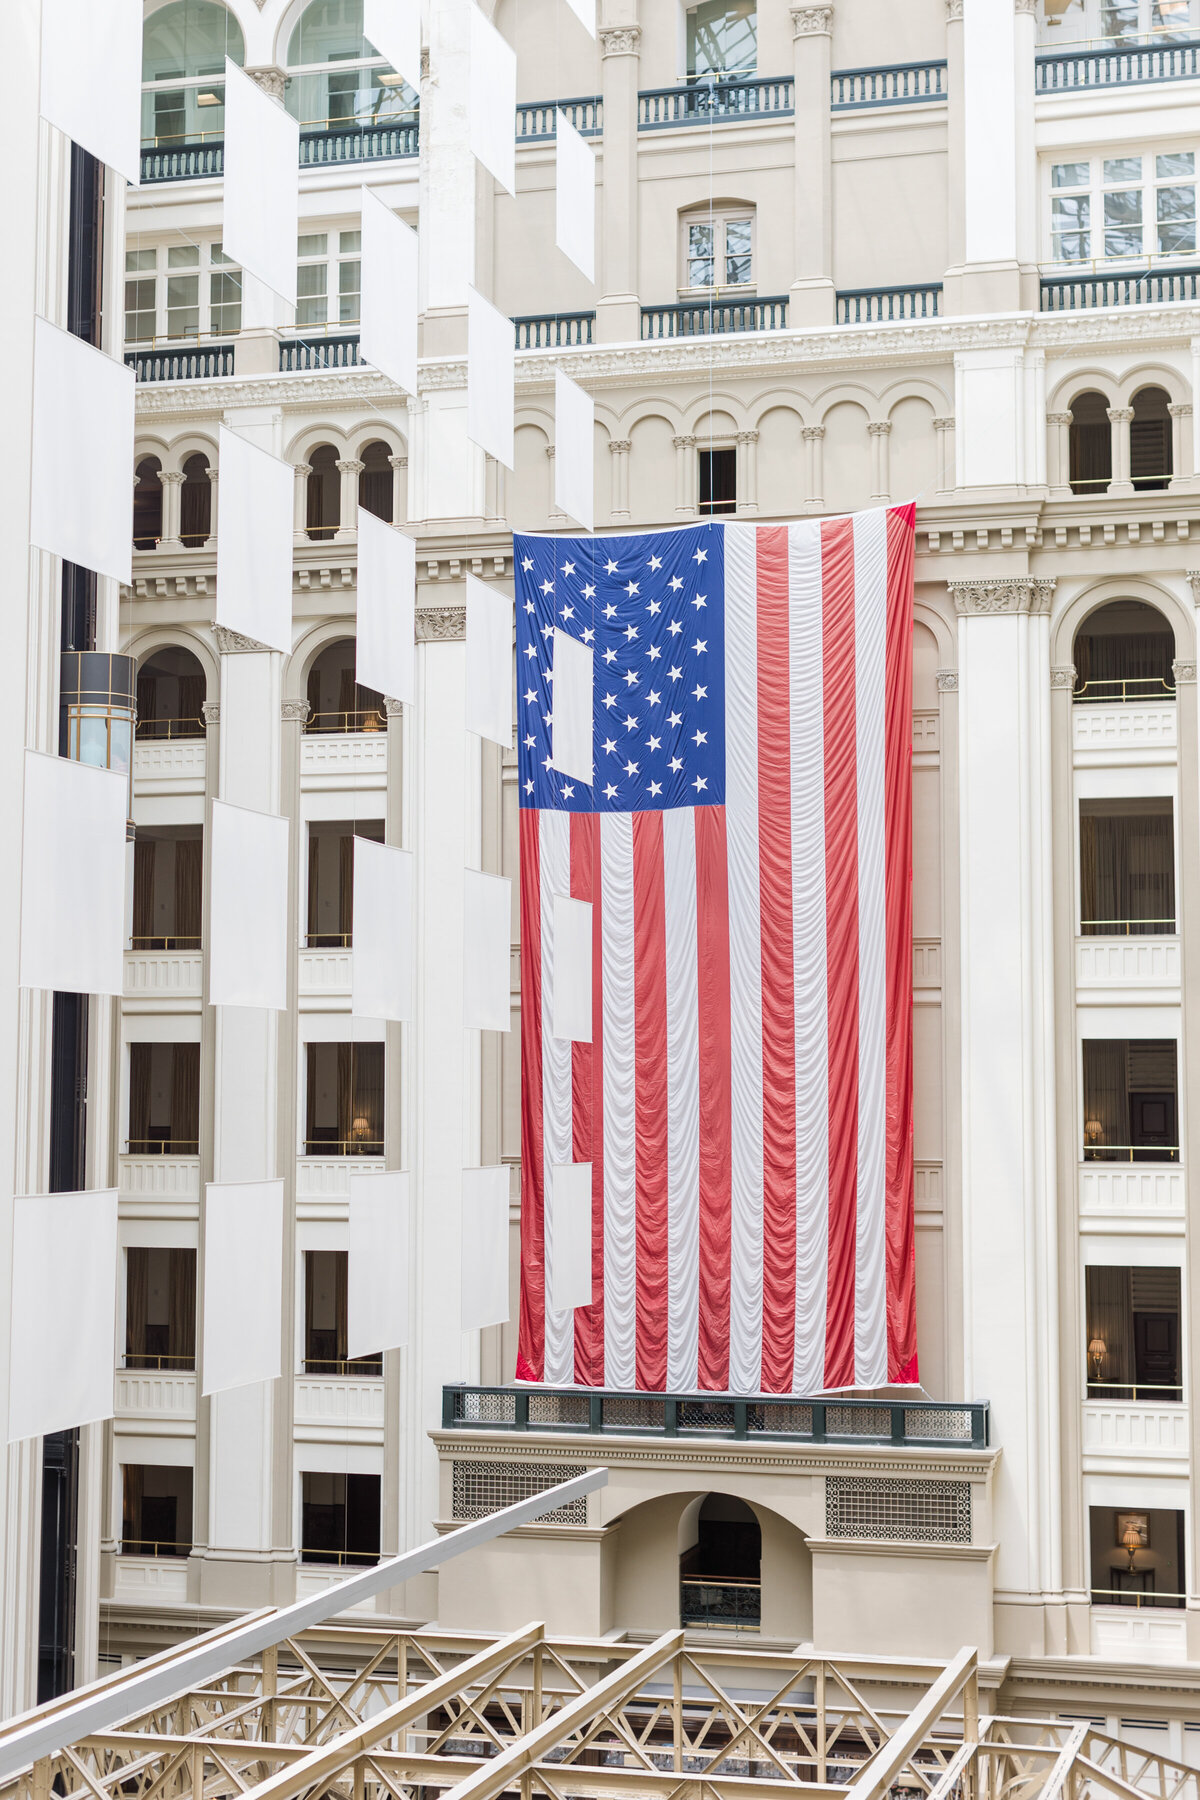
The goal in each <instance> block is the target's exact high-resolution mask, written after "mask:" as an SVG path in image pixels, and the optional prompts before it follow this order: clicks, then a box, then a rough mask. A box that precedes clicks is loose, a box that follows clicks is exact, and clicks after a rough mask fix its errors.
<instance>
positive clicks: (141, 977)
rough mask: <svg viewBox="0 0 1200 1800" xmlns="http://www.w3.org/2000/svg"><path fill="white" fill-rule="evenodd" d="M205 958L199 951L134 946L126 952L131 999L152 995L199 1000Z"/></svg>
mask: <svg viewBox="0 0 1200 1800" xmlns="http://www.w3.org/2000/svg"><path fill="white" fill-rule="evenodd" d="M202 967H203V958H202V956H201V954H200V951H199V949H196V950H165V949H164V950H153V949H140V948H138V949H133V950H127V951H126V952H125V994H126V997H127V998H128V999H134V998H142V997H145V996H148V995H151V994H154V995H159V994H165V995H170V996H171V997H173V998H179V999H188V1000H197V999H199V997H200V984H201V971H202Z"/></svg>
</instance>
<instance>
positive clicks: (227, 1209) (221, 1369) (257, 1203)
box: [200, 1181, 283, 1394]
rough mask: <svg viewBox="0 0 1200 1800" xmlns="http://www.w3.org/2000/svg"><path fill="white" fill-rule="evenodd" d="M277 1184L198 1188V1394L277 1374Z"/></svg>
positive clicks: (280, 1214)
mask: <svg viewBox="0 0 1200 1800" xmlns="http://www.w3.org/2000/svg"><path fill="white" fill-rule="evenodd" d="M282 1309H283V1182H282V1181H229V1182H215V1181H210V1182H209V1183H208V1184H207V1186H206V1187H205V1190H204V1352H203V1364H202V1377H203V1379H202V1385H201V1389H200V1391H201V1393H203V1394H218V1393H221V1392H223V1390H224V1389H226V1388H236V1387H247V1386H249V1384H250V1383H251V1382H254V1381H276V1380H278V1378H279V1376H280V1375H282V1373H283V1310H282Z"/></svg>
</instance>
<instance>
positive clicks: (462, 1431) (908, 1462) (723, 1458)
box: [429, 1426, 1001, 1542]
mask: <svg viewBox="0 0 1200 1800" xmlns="http://www.w3.org/2000/svg"><path fill="white" fill-rule="evenodd" d="M429 1438H430V1441H431V1442H432V1443H433V1444H434V1445H435V1446H436V1448H437V1451H438V1453H439V1455H440V1456H444V1457H451V1458H453V1457H456V1456H464V1455H465V1456H471V1457H474V1458H478V1459H479V1460H481V1461H490V1462H570V1463H579V1462H585V1463H587V1464H588V1465H589V1466H591V1467H594V1468H598V1467H600V1466H601V1465H607V1466H608V1467H610V1468H611V1467H614V1466H615V1467H619V1468H630V1469H635V1468H659V1469H661V1468H662V1467H663V1466H664V1465H668V1466H670V1465H674V1466H675V1467H677V1468H682V1469H692V1468H695V1467H697V1466H704V1467H708V1468H714V1467H715V1468H721V1469H759V1470H767V1471H773V1470H778V1471H779V1472H780V1473H781V1474H790V1475H798V1474H799V1475H844V1474H846V1472H847V1471H853V1472H855V1473H859V1472H864V1471H865V1472H867V1473H871V1472H877V1473H879V1474H882V1475H893V1476H894V1475H905V1474H911V1475H915V1476H921V1477H923V1478H928V1477H929V1476H930V1475H937V1474H941V1473H945V1474H946V1475H950V1476H957V1477H958V1479H959V1480H962V1479H963V1478H964V1477H965V1478H966V1479H967V1480H974V1481H986V1480H987V1479H988V1478H989V1477H990V1476H991V1474H992V1473H993V1471H994V1470H995V1468H996V1467H997V1465H998V1463H999V1461H1000V1456H1001V1452H1000V1450H999V1449H998V1448H992V1449H987V1450H973V1449H971V1448H970V1447H968V1446H964V1447H963V1448H961V1449H953V1448H947V1449H936V1450H935V1449H928V1450H926V1449H913V1448H911V1447H903V1448H901V1447H898V1448H896V1449H894V1450H893V1449H890V1448H889V1447H888V1446H886V1445H880V1444H864V1445H863V1446H862V1447H861V1448H860V1447H858V1446H856V1445H848V1444H807V1443H804V1442H799V1441H795V1440H792V1441H790V1442H787V1443H781V1442H778V1441H776V1442H770V1443H763V1444H759V1443H750V1442H747V1441H746V1440H744V1439H740V1440H735V1439H732V1438H693V1437H685V1438H684V1437H674V1438H669V1437H665V1436H664V1437H651V1436H649V1435H647V1436H641V1435H638V1436H630V1437H621V1436H619V1435H618V1434H617V1433H615V1432H607V1431H606V1432H604V1433H596V1434H595V1435H591V1434H589V1433H586V1432H581V1433H575V1434H572V1433H571V1432H568V1431H563V1430H561V1429H555V1430H553V1431H548V1432H545V1433H539V1432H537V1431H519V1432H517V1431H506V1430H505V1429H504V1428H503V1427H502V1426H501V1427H496V1428H491V1429H489V1428H487V1427H481V1428H480V1429H478V1430H472V1429H471V1428H470V1427H464V1426H457V1427H455V1428H454V1429H453V1430H450V1431H431V1432H430V1433H429ZM838 1541H839V1542H842V1541H847V1540H841V1539H839V1540H838Z"/></svg>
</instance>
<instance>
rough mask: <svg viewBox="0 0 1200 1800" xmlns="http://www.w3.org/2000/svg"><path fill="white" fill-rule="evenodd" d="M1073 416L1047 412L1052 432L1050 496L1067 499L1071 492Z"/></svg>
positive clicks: (1048, 428) (1047, 424)
mask: <svg viewBox="0 0 1200 1800" xmlns="http://www.w3.org/2000/svg"><path fill="white" fill-rule="evenodd" d="M1071 418H1072V415H1071V414H1070V413H1069V412H1052V413H1047V414H1046V427H1047V430H1048V431H1049V433H1050V446H1051V449H1050V498H1051V499H1052V500H1066V499H1067V498H1069V496H1070V493H1071Z"/></svg>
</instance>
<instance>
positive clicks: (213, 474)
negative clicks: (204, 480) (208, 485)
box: [204, 469, 221, 482]
mask: <svg viewBox="0 0 1200 1800" xmlns="http://www.w3.org/2000/svg"><path fill="white" fill-rule="evenodd" d="M204 473H205V474H206V475H207V476H208V479H209V480H210V481H213V482H215V481H216V479H217V477H218V476H219V475H220V473H221V471H220V469H205V471H204Z"/></svg>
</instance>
